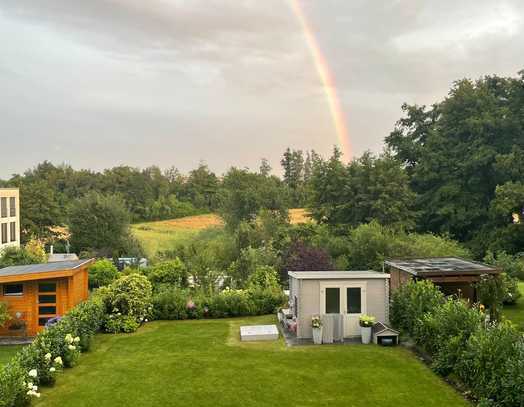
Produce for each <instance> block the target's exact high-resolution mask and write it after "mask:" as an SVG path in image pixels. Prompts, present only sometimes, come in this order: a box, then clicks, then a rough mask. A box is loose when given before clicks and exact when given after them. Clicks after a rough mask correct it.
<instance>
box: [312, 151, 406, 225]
mask: <svg viewBox="0 0 524 407" xmlns="http://www.w3.org/2000/svg"><path fill="white" fill-rule="evenodd" d="M340 157H341V154H340V151H339V150H338V149H335V151H334V153H333V155H332V157H331V158H330V159H329V160H327V161H323V160H319V161H318V162H317V163H316V164H315V166H314V169H313V172H312V177H311V182H310V186H311V187H310V189H311V201H310V211H311V213H312V215H313V217H314V218H315V219H316V220H317V221H318V222H321V223H328V224H331V225H334V226H335V225H350V226H357V225H359V224H361V223H368V222H371V221H372V220H376V221H378V222H379V223H381V224H383V225H393V226H400V227H403V228H408V229H410V228H412V227H414V220H415V212H414V210H413V201H414V199H415V195H414V193H413V192H412V191H411V189H410V188H409V178H408V176H407V174H406V172H405V170H404V169H403V168H402V167H401V165H400V163H399V162H398V161H396V160H395V159H393V158H392V157H391V156H390V155H389V154H384V155H382V156H380V157H378V158H377V157H374V156H373V155H371V153H365V154H364V155H363V156H362V157H360V158H358V159H355V160H353V161H352V162H351V163H349V164H348V165H344V164H343V163H342V162H341V160H340Z"/></svg>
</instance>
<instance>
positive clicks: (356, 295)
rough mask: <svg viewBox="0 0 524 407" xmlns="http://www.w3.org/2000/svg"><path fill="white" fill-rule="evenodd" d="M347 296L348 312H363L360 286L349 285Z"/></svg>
mask: <svg viewBox="0 0 524 407" xmlns="http://www.w3.org/2000/svg"><path fill="white" fill-rule="evenodd" d="M347 296H348V298H347V304H348V310H347V311H348V314H360V313H361V312H362V303H361V292H360V287H348V289H347Z"/></svg>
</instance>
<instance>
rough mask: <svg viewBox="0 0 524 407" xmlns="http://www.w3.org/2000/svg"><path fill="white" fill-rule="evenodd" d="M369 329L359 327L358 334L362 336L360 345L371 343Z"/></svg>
mask: <svg viewBox="0 0 524 407" xmlns="http://www.w3.org/2000/svg"><path fill="white" fill-rule="evenodd" d="M371 329H372V328H371V327H370V326H361V327H360V334H361V335H362V343H363V344H365V345H367V344H368V343H370V342H371Z"/></svg>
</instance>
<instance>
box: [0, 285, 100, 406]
mask: <svg viewBox="0 0 524 407" xmlns="http://www.w3.org/2000/svg"><path fill="white" fill-rule="evenodd" d="M104 312H105V304H104V302H103V301H102V298H101V297H100V296H97V295H95V296H93V297H92V298H91V299H90V300H89V301H86V302H85V303H82V304H80V305H78V306H76V307H75V308H73V310H71V311H70V312H69V313H68V314H66V315H65V316H64V317H63V318H62V319H61V320H60V321H59V322H58V323H57V324H55V325H53V326H51V327H48V328H46V329H44V330H43V331H42V332H40V333H39V334H38V335H37V336H36V338H35V340H34V341H33V343H32V344H31V345H28V346H25V347H24V348H22V350H20V352H18V353H17V354H16V355H15V357H14V358H13V359H12V360H11V361H10V362H9V363H8V364H7V365H6V366H4V367H3V368H2V367H0V407H21V406H26V405H28V404H29V403H30V401H31V399H32V398H35V397H40V391H39V388H40V387H41V386H42V385H43V386H50V385H53V384H54V382H55V378H56V375H57V374H58V373H59V372H60V371H61V370H62V368H64V367H72V366H73V365H74V364H75V363H76V362H77V360H78V357H79V355H80V352H81V350H87V349H88V347H89V343H90V340H91V338H92V337H93V336H94V334H95V333H96V332H98V331H99V330H100V328H101V324H102V321H103V319H104Z"/></svg>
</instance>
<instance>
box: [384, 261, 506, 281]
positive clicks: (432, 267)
mask: <svg viewBox="0 0 524 407" xmlns="http://www.w3.org/2000/svg"><path fill="white" fill-rule="evenodd" d="M384 264H385V265H387V266H390V267H394V268H396V269H398V270H402V271H405V272H407V273H410V274H412V275H414V276H432V275H456V274H460V275H465V274H473V275H480V274H497V273H499V272H500V270H498V269H497V268H495V267H492V266H488V265H487V264H483V263H479V262H476V261H471V260H464V259H460V258H457V257H432V258H419V259H396V260H386V261H385V262H384Z"/></svg>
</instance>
